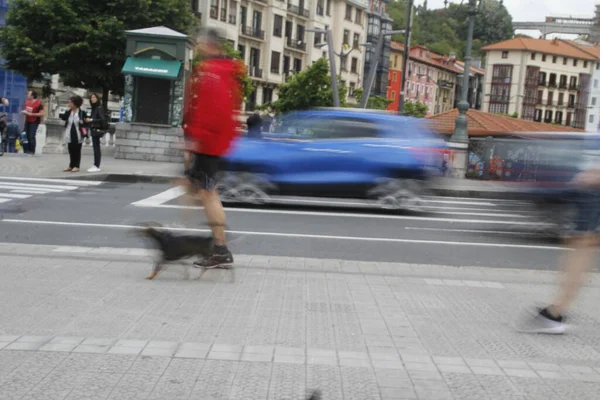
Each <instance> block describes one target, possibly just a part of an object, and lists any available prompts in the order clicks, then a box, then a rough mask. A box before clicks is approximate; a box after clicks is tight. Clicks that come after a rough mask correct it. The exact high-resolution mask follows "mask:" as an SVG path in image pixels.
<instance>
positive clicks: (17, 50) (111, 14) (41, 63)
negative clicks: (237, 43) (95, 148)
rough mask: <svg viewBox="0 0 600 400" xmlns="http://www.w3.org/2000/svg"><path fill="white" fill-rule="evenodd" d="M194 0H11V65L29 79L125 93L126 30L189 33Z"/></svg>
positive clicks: (6, 31)
mask: <svg viewBox="0 0 600 400" xmlns="http://www.w3.org/2000/svg"><path fill="white" fill-rule="evenodd" d="M190 7H191V6H190V2H189V0H104V1H97V0H35V1H31V0H12V1H11V3H10V7H9V11H8V13H7V14H6V26H5V27H4V28H2V29H1V30H0V42H2V43H3V45H2V56H3V58H4V59H6V61H7V64H8V65H7V66H8V68H10V69H12V70H16V71H18V72H20V73H21V74H23V75H24V76H25V77H27V78H28V79H30V80H38V79H41V78H42V77H43V76H44V73H49V74H56V73H60V76H61V79H62V80H63V82H64V83H65V84H66V85H68V86H73V87H81V88H85V89H99V88H102V89H103V92H104V94H108V91H109V90H110V91H113V92H115V93H121V92H122V91H123V85H124V83H123V75H122V74H121V68H122V67H123V64H124V62H125V58H126V57H125V31H126V30H132V29H141V28H148V27H152V26H158V25H163V26H166V27H168V28H171V29H174V30H176V31H179V32H182V33H190V32H192V29H193V28H194V26H195V24H196V19H195V17H194V16H193V14H192V13H191V10H190Z"/></svg>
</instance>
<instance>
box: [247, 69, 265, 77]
mask: <svg viewBox="0 0 600 400" xmlns="http://www.w3.org/2000/svg"><path fill="white" fill-rule="evenodd" d="M248 75H249V76H251V77H253V78H262V77H263V70H262V69H260V68H258V67H250V68H248Z"/></svg>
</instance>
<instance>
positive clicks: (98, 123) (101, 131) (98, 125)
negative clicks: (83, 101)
mask: <svg viewBox="0 0 600 400" xmlns="http://www.w3.org/2000/svg"><path fill="white" fill-rule="evenodd" d="M89 100H90V106H91V108H92V112H91V113H90V116H89V118H87V119H86V122H87V123H88V127H89V130H90V135H91V136H92V145H93V147H94V165H92V167H91V168H90V169H88V170H87V171H88V172H99V171H100V161H101V160H102V145H101V144H100V139H102V137H103V136H104V135H105V134H106V129H107V126H106V125H107V124H106V117H105V115H104V109H103V108H102V104H101V103H100V97H99V96H98V94H96V93H92V94H91V95H90V99H89Z"/></svg>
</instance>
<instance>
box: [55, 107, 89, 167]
mask: <svg viewBox="0 0 600 400" xmlns="http://www.w3.org/2000/svg"><path fill="white" fill-rule="evenodd" d="M82 104H83V99H82V98H81V96H73V97H71V98H70V99H69V102H68V103H67V111H65V112H64V113H62V114H60V119H62V120H63V121H65V141H66V142H67V147H68V149H69V158H70V162H69V166H68V167H67V168H65V169H64V172H79V167H80V164H81V146H82V144H83V141H84V140H85V138H86V137H87V135H88V131H87V126H86V120H87V118H88V116H87V114H86V112H85V111H83V110H82V109H81V106H82Z"/></svg>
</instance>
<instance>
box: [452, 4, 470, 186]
mask: <svg viewBox="0 0 600 400" xmlns="http://www.w3.org/2000/svg"><path fill="white" fill-rule="evenodd" d="M476 14H477V0H469V11H468V17H469V30H468V33H467V48H466V51H465V61H464V64H465V66H464V73H463V84H462V88H461V89H462V90H461V92H462V93H461V100H460V102H459V103H458V112H459V114H458V117H457V118H456V123H455V126H454V133H452V136H451V137H450V141H449V145H450V147H451V148H452V149H453V150H454V156H453V169H454V172H455V175H456V177H457V178H464V177H465V173H466V171H467V160H468V157H467V153H468V147H469V134H468V122H467V111H468V110H469V108H470V105H469V97H468V95H469V79H470V75H471V48H472V45H473V27H474V25H475V15H476Z"/></svg>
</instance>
